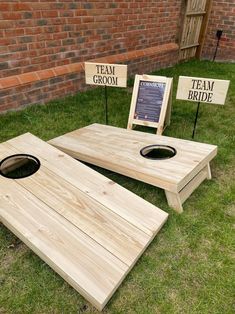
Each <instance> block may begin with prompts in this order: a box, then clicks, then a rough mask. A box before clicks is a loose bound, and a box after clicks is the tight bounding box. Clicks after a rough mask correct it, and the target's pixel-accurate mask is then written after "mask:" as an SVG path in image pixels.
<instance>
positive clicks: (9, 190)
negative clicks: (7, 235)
mask: <svg viewBox="0 0 235 314" xmlns="http://www.w3.org/2000/svg"><path fill="white" fill-rule="evenodd" d="M18 153H26V154H30V155H33V156H35V157H37V158H38V159H39V160H40V163H41V166H40V168H39V170H38V171H37V172H36V173H35V174H33V175H32V176H30V177H26V178H23V179H16V180H12V179H8V178H5V177H3V176H0V187H1V188H0V221H1V222H2V223H3V224H5V225H6V227H8V228H9V229H10V230H11V231H12V232H13V233H15V234H16V235H17V236H18V237H19V238H20V239H21V240H22V241H24V242H25V243H26V244H27V245H28V246H29V247H30V248H31V249H32V250H33V251H34V252H35V253H36V254H38V255H39V256H40V257H41V258H42V259H43V260H44V261H45V262H46V263H47V264H48V265H50V266H51V267H52V268H53V269H54V270H55V271H56V272H58V273H59V274H60V275H61V276H62V277H63V278H64V279H65V280H66V281H68V282H69V284H71V285H72V286H73V287H74V288H75V289H76V290H77V291H78V292H80V293H81V294H82V295H83V296H84V297H85V298H87V299H88V300H89V301H90V302H91V303H92V304H93V305H94V306H96V307H97V308H98V309H99V310H101V309H102V308H103V307H104V305H105V304H106V303H107V302H108V300H109V299H110V298H111V296H112V294H113V293H114V292H115V290H116V289H117V287H118V286H119V284H120V283H121V282H122V280H123V279H124V278H125V276H126V274H127V273H128V271H129V270H130V269H131V268H132V266H133V265H134V263H135V262H136V261H137V259H138V258H139V256H140V255H141V254H142V252H143V251H144V249H145V248H146V247H147V245H148V244H149V243H150V242H151V240H152V239H153V237H154V236H155V235H156V233H157V232H158V231H159V230H160V228H161V226H162V225H163V224H164V222H165V221H166V219H167V213H165V212H163V211H162V210H160V209H159V208H157V207H155V206H153V205H151V204H150V203H148V202H146V201H144V200H143V199H141V198H140V197H138V196H136V195H135V194H133V193H131V192H129V191H127V190H126V189H124V188H122V187H121V186H119V185H118V184H116V183H114V182H113V181H111V180H109V179H107V178H105V177H104V176H102V175H100V174H99V173H97V172H95V171H94V170H92V169H90V168H89V167H87V166H85V165H83V164H81V163H80V162H78V161H76V160H74V159H73V158H71V157H69V156H68V155H66V154H65V153H63V152H61V151H59V150H57V149H56V148H54V147H52V146H50V145H49V144H47V143H45V142H43V141H41V140H40V139H38V138H37V137H35V136H33V135H32V134H30V133H27V134H24V135H21V136H19V137H17V138H14V139H11V140H9V141H7V142H5V143H2V144H0V160H1V159H3V158H5V157H7V156H9V155H13V154H18Z"/></svg>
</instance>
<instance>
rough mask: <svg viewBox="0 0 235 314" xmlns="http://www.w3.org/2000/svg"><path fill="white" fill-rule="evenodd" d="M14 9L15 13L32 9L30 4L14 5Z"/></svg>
mask: <svg viewBox="0 0 235 314" xmlns="http://www.w3.org/2000/svg"><path fill="white" fill-rule="evenodd" d="M12 8H13V11H28V10H31V9H32V7H31V5H30V4H28V3H12Z"/></svg>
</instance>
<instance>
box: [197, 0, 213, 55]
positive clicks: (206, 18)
mask: <svg viewBox="0 0 235 314" xmlns="http://www.w3.org/2000/svg"><path fill="white" fill-rule="evenodd" d="M211 8H212V0H206V1H205V11H206V14H205V15H204V17H203V20H202V25H201V30H200V34H199V38H198V41H199V44H200V45H199V47H198V49H197V51H196V54H195V56H196V57H197V58H199V59H200V58H201V55H202V49H203V46H204V42H205V39H206V34H207V29H208V23H209V16H210V13H211Z"/></svg>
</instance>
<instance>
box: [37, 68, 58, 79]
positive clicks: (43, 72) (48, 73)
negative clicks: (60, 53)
mask: <svg viewBox="0 0 235 314" xmlns="http://www.w3.org/2000/svg"><path fill="white" fill-rule="evenodd" d="M37 75H38V77H39V79H40V80H45V79H48V78H51V77H54V76H55V73H54V71H52V70H51V69H48V70H41V71H37Z"/></svg>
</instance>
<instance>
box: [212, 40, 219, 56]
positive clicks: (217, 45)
mask: <svg viewBox="0 0 235 314" xmlns="http://www.w3.org/2000/svg"><path fill="white" fill-rule="evenodd" d="M219 41H220V38H218V39H217V44H216V48H215V53H214V57H213V61H215V57H216V55H217V50H218V47H219Z"/></svg>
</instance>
